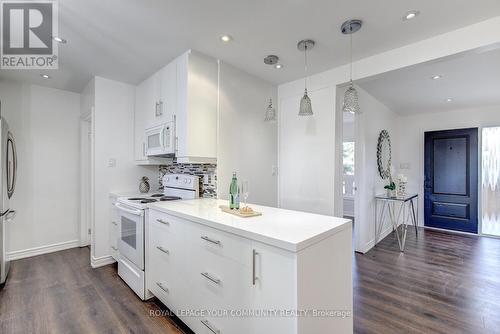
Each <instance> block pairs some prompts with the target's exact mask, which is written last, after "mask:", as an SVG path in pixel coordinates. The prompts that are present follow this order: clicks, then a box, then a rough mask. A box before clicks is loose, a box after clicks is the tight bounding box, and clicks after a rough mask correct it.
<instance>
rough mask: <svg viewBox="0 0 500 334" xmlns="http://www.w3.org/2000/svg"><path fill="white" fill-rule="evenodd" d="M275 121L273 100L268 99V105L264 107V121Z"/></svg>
mask: <svg viewBox="0 0 500 334" xmlns="http://www.w3.org/2000/svg"><path fill="white" fill-rule="evenodd" d="M274 121H276V110H275V109H274V107H273V100H272V99H269V106H268V107H267V109H266V118H265V119H264V122H274Z"/></svg>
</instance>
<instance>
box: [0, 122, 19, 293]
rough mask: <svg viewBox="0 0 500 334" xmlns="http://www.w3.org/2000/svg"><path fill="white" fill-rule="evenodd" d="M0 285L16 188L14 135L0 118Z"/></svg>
mask: <svg viewBox="0 0 500 334" xmlns="http://www.w3.org/2000/svg"><path fill="white" fill-rule="evenodd" d="M0 129H1V132H0V138H1V145H0V175H1V178H0V187H1V189H2V191H1V194H0V197H1V198H0V205H1V206H0V287H2V286H3V285H4V284H5V281H6V279H7V274H8V273H9V264H10V263H9V262H8V261H7V259H6V255H7V254H6V244H5V229H6V227H7V224H10V223H11V222H12V220H13V219H14V217H15V216H16V211H15V210H12V209H11V207H10V205H9V202H10V198H11V197H12V195H13V194H14V190H15V188H16V174H17V154H16V144H15V142H14V137H13V136H12V133H11V132H10V131H9V125H8V124H7V122H6V121H5V119H4V118H3V117H2V118H0Z"/></svg>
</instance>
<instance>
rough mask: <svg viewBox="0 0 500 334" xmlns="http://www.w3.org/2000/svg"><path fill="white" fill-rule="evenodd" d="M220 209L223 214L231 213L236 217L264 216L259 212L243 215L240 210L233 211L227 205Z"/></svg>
mask: <svg viewBox="0 0 500 334" xmlns="http://www.w3.org/2000/svg"><path fill="white" fill-rule="evenodd" d="M219 208H220V209H221V210H222V211H223V212H226V213H230V214H232V215H235V216H238V217H242V218H249V217H257V216H262V213H260V212H257V211H253V212H250V213H243V212H241V211H240V210H231V209H230V208H229V206H227V205H221V206H219Z"/></svg>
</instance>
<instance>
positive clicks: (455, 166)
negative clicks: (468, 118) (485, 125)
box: [424, 128, 478, 233]
mask: <svg viewBox="0 0 500 334" xmlns="http://www.w3.org/2000/svg"><path fill="white" fill-rule="evenodd" d="M424 187H425V189H424V195H425V205H424V211H425V226H429V227H436V228H442V229H449V230H456V231H463V232H470V233H477V232H478V218H477V216H478V195H477V194H478V129H477V128H472V129H459V130H446V131H435V132H426V133H425V185H424Z"/></svg>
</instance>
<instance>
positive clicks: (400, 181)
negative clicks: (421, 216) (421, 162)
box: [396, 174, 408, 197]
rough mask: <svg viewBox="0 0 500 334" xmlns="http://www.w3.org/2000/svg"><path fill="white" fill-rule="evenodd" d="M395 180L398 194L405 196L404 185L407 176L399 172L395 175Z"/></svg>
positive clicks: (406, 182) (406, 181)
mask: <svg viewBox="0 0 500 334" xmlns="http://www.w3.org/2000/svg"><path fill="white" fill-rule="evenodd" d="M396 181H397V183H398V192H397V194H398V196H400V197H404V196H406V185H407V184H408V178H407V177H406V176H404V175H403V174H399V175H398V176H397V177H396Z"/></svg>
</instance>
